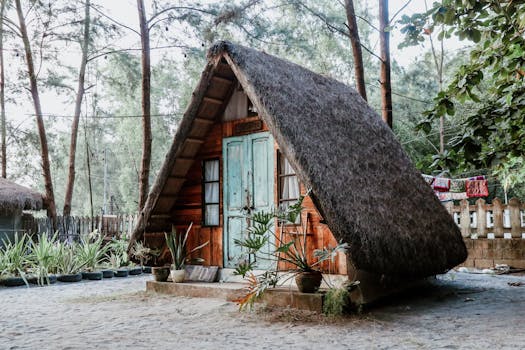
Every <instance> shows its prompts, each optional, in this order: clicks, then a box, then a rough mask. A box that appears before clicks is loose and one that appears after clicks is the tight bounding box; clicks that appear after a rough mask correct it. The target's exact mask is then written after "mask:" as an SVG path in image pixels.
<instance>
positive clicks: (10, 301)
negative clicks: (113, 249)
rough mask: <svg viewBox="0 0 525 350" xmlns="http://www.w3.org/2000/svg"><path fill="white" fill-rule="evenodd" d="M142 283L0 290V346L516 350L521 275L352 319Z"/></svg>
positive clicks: (524, 316)
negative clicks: (150, 290)
mask: <svg viewBox="0 0 525 350" xmlns="http://www.w3.org/2000/svg"><path fill="white" fill-rule="evenodd" d="M150 278H151V276H141V277H128V278H124V279H112V280H105V281H103V282H82V283H78V284H72V285H68V284H57V285H53V286H50V287H45V288H36V287H33V288H29V289H27V288H24V287H19V288H5V287H0V300H1V301H2V303H1V305H2V306H1V314H0V349H99V350H100V349H138V348H142V349H181V350H182V349H276V348H282V349H291V348H292V347H293V348H299V349H523V348H525V331H524V330H523V327H524V325H525V285H523V286H519V287H514V286H509V285H508V282H523V283H525V277H510V276H487V275H471V274H465V273H449V274H447V275H444V276H441V277H440V278H439V279H438V280H436V281H433V282H432V285H431V286H430V287H426V288H423V289H419V290H418V291H416V292H414V293H412V294H406V295H404V296H403V297H402V298H401V297H398V298H395V299H393V300H390V302H389V303H388V305H386V304H385V305H379V306H377V307H375V308H374V309H372V310H370V311H368V312H366V313H364V314H363V315H361V316H355V317H350V318H347V319H342V320H341V319H339V320H331V319H326V318H325V317H322V316H317V315H312V314H301V313H298V312H294V311H291V310H284V311H273V312H269V313H268V312H261V311H259V312H244V313H238V312H237V307H236V305H234V304H231V303H227V302H224V301H220V300H213V299H190V298H177V297H170V296H161V295H150V294H146V293H144V292H143V290H144V288H145V281H146V280H148V279H150Z"/></svg>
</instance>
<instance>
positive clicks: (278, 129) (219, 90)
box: [132, 42, 467, 278]
mask: <svg viewBox="0 0 525 350" xmlns="http://www.w3.org/2000/svg"><path fill="white" fill-rule="evenodd" d="M294 177H296V178H297V179H298V180H299V181H297V180H296V179H294ZM299 182H300V183H301V184H302V185H301V186H299V185H298V183H299ZM306 188H309V189H311V195H310V196H309V198H308V199H307V201H306V202H305V205H306V207H307V218H306V220H307V223H308V225H309V232H308V234H309V236H308V237H309V238H308V239H309V240H310V243H309V244H310V247H309V250H310V251H311V250H313V249H315V248H320V247H323V246H326V245H328V244H330V243H334V242H335V240H338V241H339V240H342V241H345V242H347V243H348V244H349V245H350V250H349V254H348V255H349V262H350V264H348V266H345V265H346V263H345V261H344V259H340V260H339V261H338V262H337V263H336V266H335V267H334V266H332V267H331V268H333V270H332V271H330V272H335V273H345V272H348V273H351V272H352V271H353V269H354V268H356V269H359V270H364V271H367V272H369V273H373V274H376V275H378V276H395V277H408V278H419V277H423V276H429V275H433V274H437V273H442V272H444V271H446V270H447V269H450V268H451V267H453V266H455V265H457V264H459V263H461V262H462V261H463V260H464V259H465V258H466V254H467V253H466V249H465V245H464V243H463V240H462V238H461V235H460V233H459V230H458V228H457V227H456V225H455V224H454V222H453V220H452V219H451V217H450V216H449V214H448V213H447V212H446V211H445V209H444V208H443V207H442V205H441V204H440V203H439V201H438V200H437V199H436V197H435V196H434V194H433V193H432V191H431V189H430V188H429V187H428V186H427V185H426V184H425V182H424V181H423V179H422V178H421V175H420V174H419V172H418V171H417V170H416V169H415V168H414V167H413V165H412V164H411V162H410V160H409V159H408V157H407V155H406V154H405V153H404V151H403V149H402V147H401V145H400V144H399V143H398V142H397V140H396V138H395V136H394V134H393V133H392V131H391V130H390V129H389V128H388V127H387V126H386V125H385V124H384V123H383V122H382V121H381V118H380V117H379V116H378V115H377V114H376V113H375V112H374V111H373V110H372V109H371V108H370V107H369V106H368V105H367V103H366V102H365V101H364V100H363V99H362V98H361V97H360V96H359V95H358V94H357V93H356V92H355V91H354V90H353V89H351V88H350V87H348V86H346V85H344V84H342V83H340V82H338V81H336V80H334V79H330V78H327V77H324V76H321V75H318V74H315V73H313V72H311V71H309V70H307V69H305V68H303V67H301V66H298V65H296V64H293V63H291V62H288V61H285V60H282V59H279V58H277V57H274V56H271V55H269V54H266V53H264V52H260V51H256V50H253V49H249V48H246V47H243V46H239V45H235V44H232V43H229V42H219V43H218V44H216V45H214V46H213V47H212V48H211V49H210V51H209V55H208V64H207V66H206V67H205V69H204V72H203V73H202V77H201V79H200V81H199V83H198V85H197V88H196V90H195V91H194V93H193V97H192V100H191V102H190V104H189V106H188V108H187V110H186V113H185V114H184V117H183V119H182V121H181V123H180V126H179V128H178V130H177V133H176V135H175V138H174V140H173V144H172V146H171V149H170V151H169V153H168V154H167V156H166V160H165V162H164V164H163V166H162V168H161V170H160V173H159V175H158V177H157V179H156V181H155V183H154V185H153V187H152V189H151V192H150V194H149V197H148V199H147V202H146V205H145V208H144V210H143V212H142V215H141V218H140V219H139V222H138V225H137V226H136V228H135V230H134V233H133V237H132V240H140V239H143V238H144V236H145V238H146V241H148V240H149V241H150V242H154V241H155V239H158V240H162V232H163V231H166V230H169V229H170V226H171V225H172V224H174V225H175V226H186V225H188V224H189V222H193V223H194V230H196V232H194V233H195V234H194V236H195V237H197V239H196V240H197V241H196V242H194V244H198V243H199V242H203V241H206V240H209V241H210V242H211V244H210V245H209V246H208V247H207V248H205V251H203V257H204V258H205V259H206V261H207V263H209V264H213V265H219V266H221V267H225V268H227V267H232V266H233V263H234V257H235V256H236V254H237V253H238V252H237V251H236V248H235V246H234V244H233V240H234V239H235V238H236V237H237V236H238V235H240V234H241V232H242V228H243V227H244V225H245V223H244V221H243V220H244V219H243V218H242V216H241V214H240V211H242V210H243V209H244V210H258V209H268V208H272V207H277V206H278V205H287V204H288V203H289V202H288V201H290V200H292V199H294V198H296V197H297V196H298V193H299V191H301V192H302V193H304V191H305V189H306ZM155 237H157V238H155ZM347 270H348V271H347Z"/></svg>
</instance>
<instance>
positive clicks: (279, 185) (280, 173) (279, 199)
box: [276, 150, 301, 226]
mask: <svg viewBox="0 0 525 350" xmlns="http://www.w3.org/2000/svg"><path fill="white" fill-rule="evenodd" d="M276 158H277V207H278V208H281V205H282V203H295V202H296V201H297V200H298V199H299V197H297V198H286V199H283V198H282V183H281V180H282V179H285V178H287V177H292V176H295V178H296V179H297V187H298V191H297V193H299V196H301V182H300V181H299V177H298V176H297V172H296V170H295V169H294V168H293V166H291V163H290V161H289V160H288V159H287V158H286V157H285V155H284V154H283V153H282V152H281V151H280V150H277V156H276ZM283 159H284V160H285V161H287V162H288V163H290V166H291V168H292V170H293V171H294V173H293V174H283V169H282V166H281V161H282V160H283ZM300 224H301V218H298V222H295V223H286V224H285V226H298V225H300ZM278 225H281V222H280V221H279V220H278Z"/></svg>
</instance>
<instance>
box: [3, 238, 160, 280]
mask: <svg viewBox="0 0 525 350" xmlns="http://www.w3.org/2000/svg"><path fill="white" fill-rule="evenodd" d="M127 245H128V241H127V239H126V238H125V237H121V238H119V239H116V238H114V239H113V240H112V241H111V242H109V243H106V242H105V241H104V239H103V237H102V236H101V235H98V234H97V232H96V231H95V232H93V233H92V234H90V235H88V236H85V237H82V238H81V239H80V241H79V242H74V243H70V242H60V241H59V240H58V238H57V235H56V234H55V235H53V236H50V235H48V234H42V235H40V236H38V237H30V236H28V235H26V234H24V235H15V238H14V240H13V241H12V242H11V241H9V240H8V241H5V242H3V247H0V285H4V286H8V287H15V286H23V285H26V286H28V287H29V285H31V284H33V285H39V286H45V285H51V284H54V283H56V282H57V281H59V282H67V283H73V282H80V281H82V280H88V281H100V280H103V279H107V278H113V277H127V276H129V275H133V276H135V275H140V274H142V273H143V272H146V273H147V272H148V271H151V268H144V267H142V266H134V265H132V264H131V263H130V261H129V257H128V253H127ZM143 261H146V259H143Z"/></svg>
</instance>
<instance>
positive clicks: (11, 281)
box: [1, 277, 26, 287]
mask: <svg viewBox="0 0 525 350" xmlns="http://www.w3.org/2000/svg"><path fill="white" fill-rule="evenodd" d="M1 284H3V285H4V286H6V287H19V286H24V285H25V284H26V283H25V282H24V279H23V278H22V277H6V278H2V280H1Z"/></svg>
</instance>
